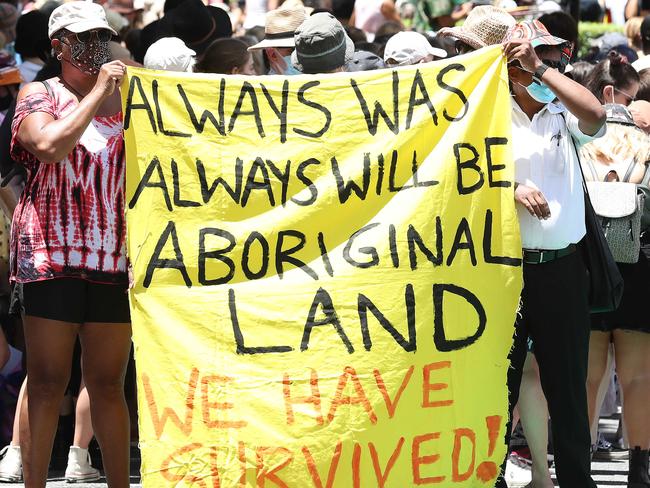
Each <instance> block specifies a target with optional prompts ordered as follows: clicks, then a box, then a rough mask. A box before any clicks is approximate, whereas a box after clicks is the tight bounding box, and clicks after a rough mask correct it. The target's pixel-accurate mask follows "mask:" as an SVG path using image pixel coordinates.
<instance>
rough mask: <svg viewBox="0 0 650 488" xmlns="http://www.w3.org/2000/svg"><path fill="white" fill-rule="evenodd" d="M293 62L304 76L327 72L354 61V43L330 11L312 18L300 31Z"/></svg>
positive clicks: (309, 18)
mask: <svg viewBox="0 0 650 488" xmlns="http://www.w3.org/2000/svg"><path fill="white" fill-rule="evenodd" d="M294 40H295V43H296V49H295V51H294V52H293V54H292V55H291V62H292V64H293V65H294V66H295V67H296V69H298V70H300V71H302V72H303V73H327V72H330V71H333V70H335V69H337V68H340V67H341V66H344V65H345V64H346V63H347V62H349V61H350V60H351V59H352V55H353V54H354V43H353V42H352V40H351V39H350V38H349V37H348V35H347V34H346V33H345V30H344V29H343V26H342V25H341V23H340V22H339V21H338V20H336V18H335V17H334V16H333V15H332V14H330V13H326V12H319V13H317V14H314V15H312V16H311V17H308V18H307V19H306V20H305V21H304V22H303V23H302V24H301V25H300V27H298V29H297V30H296V33H295V36H294Z"/></svg>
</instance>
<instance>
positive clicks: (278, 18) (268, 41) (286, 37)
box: [248, 5, 307, 51]
mask: <svg viewBox="0 0 650 488" xmlns="http://www.w3.org/2000/svg"><path fill="white" fill-rule="evenodd" d="M306 17H307V14H306V12H305V8H304V7H303V6H300V5H289V6H285V5H283V6H282V7H280V8H277V9H275V10H271V11H270V12H268V13H267V14H266V25H265V26H264V39H263V40H262V41H260V42H258V43H257V44H255V45H253V46H251V47H249V48H248V50H249V51H253V50H256V49H264V48H266V47H294V46H295V40H294V34H295V32H296V29H297V28H298V27H300V25H301V24H302V23H303V22H304V21H305V18H306Z"/></svg>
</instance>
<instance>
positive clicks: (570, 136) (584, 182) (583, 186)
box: [560, 112, 598, 201]
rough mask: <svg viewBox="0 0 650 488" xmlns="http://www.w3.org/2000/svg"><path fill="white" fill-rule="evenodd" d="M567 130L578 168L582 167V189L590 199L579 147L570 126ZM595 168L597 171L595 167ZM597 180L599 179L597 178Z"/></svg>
mask: <svg viewBox="0 0 650 488" xmlns="http://www.w3.org/2000/svg"><path fill="white" fill-rule="evenodd" d="M560 115H561V116H562V119H563V120H564V125H566V117H565V116H564V113H562V112H560ZM567 132H568V133H569V134H568V136H569V140H570V141H571V146H572V147H573V152H574V153H575V155H576V162H577V163H578V168H580V175H581V176H582V189H583V190H584V192H585V197H586V198H587V199H589V192H588V191H587V184H586V181H587V180H585V173H584V171H582V164H580V154H579V153H578V147H577V146H576V141H574V140H573V135H572V134H571V131H569V130H568V128H567ZM589 164H590V165H591V166H592V168H593V163H591V161H590V163H589ZM593 170H594V171H595V168H594V169H593ZM595 181H598V179H597V178H596V179H595ZM589 201H591V199H589Z"/></svg>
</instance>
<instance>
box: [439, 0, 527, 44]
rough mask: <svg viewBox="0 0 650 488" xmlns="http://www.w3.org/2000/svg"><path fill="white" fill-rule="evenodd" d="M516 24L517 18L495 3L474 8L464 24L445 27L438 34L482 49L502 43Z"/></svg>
mask: <svg viewBox="0 0 650 488" xmlns="http://www.w3.org/2000/svg"><path fill="white" fill-rule="evenodd" d="M516 24H517V21H516V20H515V18H514V17H513V16H512V15H510V14H509V13H508V12H506V11H505V10H503V9H502V8H499V7H495V6H493V5H479V6H478V7H474V8H473V9H472V11H471V12H470V13H469V15H468V16H467V18H466V19H465V22H464V23H463V25H461V26H459V27H443V28H442V29H440V30H439V31H438V32H437V34H436V35H438V36H441V37H455V38H456V39H458V40H460V41H462V42H464V43H465V44H467V45H469V46H472V47H473V48H474V49H480V48H482V47H485V46H492V45H494V44H501V43H502V42H503V40H504V39H505V37H506V34H507V33H508V30H509V29H510V28H512V27H513V26H515V25H516Z"/></svg>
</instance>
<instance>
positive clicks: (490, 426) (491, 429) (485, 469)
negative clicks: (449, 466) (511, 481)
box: [476, 415, 501, 483]
mask: <svg viewBox="0 0 650 488" xmlns="http://www.w3.org/2000/svg"><path fill="white" fill-rule="evenodd" d="M485 425H486V426H487V430H488V442H489V444H488V458H489V457H491V456H492V454H494V449H495V447H496V446H497V438H498V437H499V431H500V430H501V416H500V415H492V416H490V417H485ZM497 474H498V469H497V465H496V463H495V462H493V461H483V462H482V463H481V464H479V465H478V468H477V469H476V477H477V478H478V479H480V480H481V481H482V482H483V483H488V482H489V481H492V480H494V479H495V478H496V477H497Z"/></svg>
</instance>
